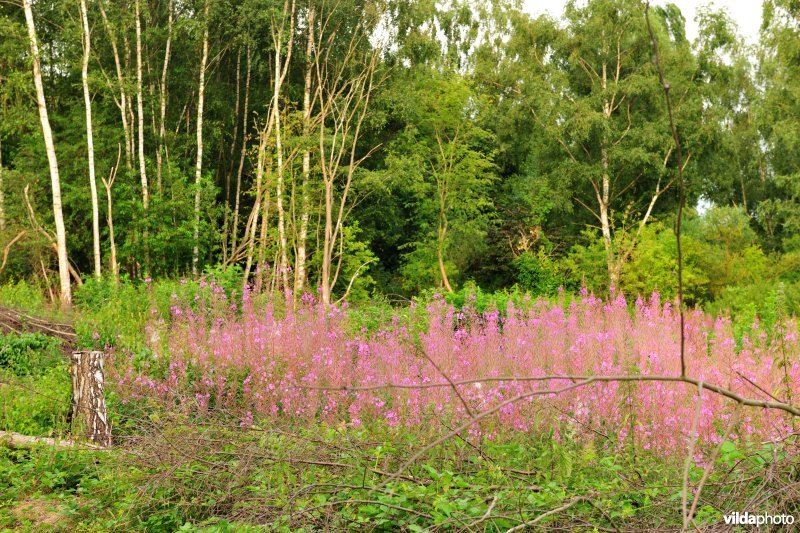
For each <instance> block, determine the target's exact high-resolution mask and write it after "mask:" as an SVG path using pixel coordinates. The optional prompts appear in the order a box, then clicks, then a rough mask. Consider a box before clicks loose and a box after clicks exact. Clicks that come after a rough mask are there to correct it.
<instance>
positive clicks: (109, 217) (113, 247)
mask: <svg viewBox="0 0 800 533" xmlns="http://www.w3.org/2000/svg"><path fill="white" fill-rule="evenodd" d="M121 155H122V149H121V147H119V146H118V147H117V164H116V165H114V166H113V167H111V172H109V174H108V179H105V178H103V186H104V187H105V189H106V202H107V204H106V209H107V211H106V223H107V224H108V241H109V248H110V252H111V276H112V277H113V279H114V285H117V284H119V263H117V241H116V240H115V239H114V206H113V204H112V201H111V187H112V186H113V185H114V180H115V179H116V177H117V170H119V159H120V156H121Z"/></svg>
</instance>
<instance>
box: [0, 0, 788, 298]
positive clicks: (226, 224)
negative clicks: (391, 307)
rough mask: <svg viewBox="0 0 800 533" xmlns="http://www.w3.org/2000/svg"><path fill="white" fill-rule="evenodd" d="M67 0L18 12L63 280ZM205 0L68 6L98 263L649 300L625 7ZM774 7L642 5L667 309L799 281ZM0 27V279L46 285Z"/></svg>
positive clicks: (641, 140)
mask: <svg viewBox="0 0 800 533" xmlns="http://www.w3.org/2000/svg"><path fill="white" fill-rule="evenodd" d="M78 4H79V2H77V1H76V2H68V1H62V0H39V1H36V2H34V4H33V15H34V19H35V22H36V25H37V26H36V28H37V32H38V38H39V41H40V46H39V49H40V52H39V55H40V59H41V63H42V73H43V78H44V88H45V93H46V98H47V106H48V108H49V112H50V116H51V122H52V126H53V130H54V137H55V150H56V152H57V154H58V155H59V161H60V173H61V181H62V182H63V189H64V201H63V203H64V212H65V219H66V234H67V248H68V253H69V258H70V260H71V262H72V264H73V265H74V267H75V268H76V271H77V272H80V273H83V277H84V278H87V277H89V275H90V273H91V272H92V270H93V255H92V236H91V234H90V232H88V231H86V228H89V227H90V226H91V224H92V211H91V210H90V209H88V208H87V206H88V205H90V195H89V189H90V188H89V186H88V185H89V183H88V180H87V171H88V168H89V167H88V158H87V156H88V155H89V154H88V152H87V129H86V121H85V116H84V115H85V113H84V112H85V109H84V105H85V102H84V99H83V98H82V97H81V93H80V91H79V90H78V87H79V86H80V85H81V79H82V77H81V58H82V54H83V53H84V49H85V47H84V46H83V45H82V40H81V39H82V35H83V33H82V31H81V25H80V17H79V5H78ZM207 4H208V5H207V7H208V15H207V16H205V15H204V13H205V11H204V9H205V7H206V3H204V2H201V1H200V0H198V1H193V2H175V1H159V2H152V1H145V0H129V1H125V2H114V3H111V4H109V3H107V2H93V1H90V2H88V4H87V5H88V7H87V10H88V11H87V20H88V27H89V45H90V48H89V53H90V55H89V62H88V65H87V73H88V74H87V76H88V77H87V80H86V81H87V84H88V85H87V86H88V90H89V94H90V95H91V114H92V117H93V139H94V149H93V155H94V161H95V163H94V166H95V172H96V175H97V178H96V184H97V188H98V190H99V193H98V194H99V196H100V201H99V218H100V220H99V221H98V224H99V227H100V235H99V243H98V244H99V246H100V247H101V252H102V253H101V262H102V268H101V270H102V271H103V273H104V275H106V276H109V277H113V276H114V274H115V271H114V266H115V264H117V263H118V266H119V271H120V273H121V274H122V275H123V276H128V277H130V278H133V279H144V278H147V277H165V276H175V275H186V274H188V273H190V272H192V271H194V270H196V271H198V272H200V271H202V270H203V268H227V267H229V266H236V265H238V266H239V267H241V268H242V272H241V275H242V277H243V278H247V279H248V280H249V281H251V282H252V283H255V284H256V285H258V286H259V287H260V286H261V285H262V284H263V285H265V286H268V287H271V288H280V289H282V290H283V289H286V290H294V291H295V292H297V293H298V294H296V297H297V298H298V299H299V298H300V296H301V294H302V292H303V291H304V290H306V289H307V288H312V289H313V288H314V287H317V286H322V287H326V286H327V285H330V289H327V288H325V292H326V295H325V298H324V299H326V301H328V300H330V301H334V300H336V299H338V298H340V297H342V296H344V295H347V296H348V297H349V299H350V300H353V299H355V300H358V299H364V298H367V297H368V296H369V295H377V294H386V295H396V296H402V297H409V296H411V295H414V294H418V293H419V292H420V291H422V290H424V289H426V288H429V287H433V286H438V287H441V288H442V289H444V290H446V291H458V290H459V289H460V288H461V287H463V286H465V285H466V284H469V283H476V284H477V285H479V286H481V287H483V288H484V289H487V290H490V291H494V290H497V289H504V288H506V289H507V288H511V287H513V286H518V287H520V288H521V289H523V290H529V291H533V292H534V294H552V293H553V292H554V291H555V289H557V288H558V287H559V286H561V287H565V288H567V289H568V290H577V288H579V287H581V286H586V287H588V288H589V289H590V290H594V291H598V292H604V291H605V290H606V289H607V288H608V287H609V285H613V286H616V287H617V288H619V289H622V290H623V291H624V292H625V293H626V294H627V295H629V296H631V297H635V295H636V294H637V293H640V294H643V295H647V294H649V293H650V292H652V291H653V290H658V291H660V292H661V293H662V294H664V295H665V296H671V295H672V294H673V291H674V290H675V283H674V260H675V246H674V244H673V243H672V242H671V240H672V238H671V228H672V226H673V222H674V218H673V212H674V207H675V205H676V198H677V193H676V185H675V179H676V164H677V160H676V155H675V150H674V143H673V139H672V138H671V136H670V132H669V127H668V125H667V122H666V113H665V107H664V96H663V91H662V90H661V87H660V85H659V83H658V77H657V73H656V69H655V67H654V65H653V63H652V45H651V42H650V39H649V36H648V34H647V29H646V24H645V21H644V6H643V5H642V4H641V3H640V2H638V1H636V0H597V1H592V2H589V3H588V4H587V5H583V4H582V3H575V2H571V3H569V4H568V7H567V9H566V11H565V13H564V14H563V16H562V17H561V18H560V19H553V18H549V17H547V16H541V17H538V18H533V17H531V16H530V15H528V14H526V13H525V12H523V11H522V10H521V9H520V7H519V6H517V5H515V4H514V3H512V2H504V1H499V0H498V1H495V2H492V3H490V4H485V5H484V4H477V3H469V2H432V1H427V0H425V1H405V0H398V1H372V0H369V1H360V0H358V1H351V2H345V3H342V2H339V3H337V4H336V6H335V8H333V7H332V6H331V5H328V4H325V3H320V4H317V3H315V2H314V1H313V0H311V1H305V0H303V1H297V0H294V1H292V2H278V1H273V0H248V1H246V2H228V1H225V0H208V2H207ZM134 8H135V9H134ZM795 8H796V6H794V4H793V3H791V2H783V1H781V0H769V1H768V2H766V3H765V10H764V17H765V18H764V26H763V30H762V32H761V39H760V42H759V43H758V44H757V45H746V43H745V42H744V41H743V39H742V38H741V36H740V35H739V34H738V33H737V29H736V26H735V24H734V23H733V21H732V20H731V19H730V18H729V16H728V15H727V14H726V13H725V12H724V11H715V10H713V9H711V8H704V9H702V10H701V11H700V12H699V14H698V19H697V22H698V25H699V30H698V36H697V38H696V39H695V40H694V41H693V42H690V41H689V40H687V38H686V33H685V19H684V14H682V13H681V12H680V11H679V10H678V9H677V8H676V7H675V6H674V5H671V4H667V5H666V6H663V7H653V8H652V9H651V18H652V22H653V24H654V28H655V32H656V37H657V40H658V46H659V48H660V53H661V57H662V63H663V67H664V69H665V73H666V77H667V79H668V80H669V83H670V86H671V90H672V94H673V95H674V100H675V106H674V107H675V109H674V113H675V117H676V121H677V127H678V132H679V135H680V137H681V140H682V143H683V149H684V152H685V154H684V156H685V159H686V161H685V164H686V176H687V187H688V201H689V205H690V207H691V206H694V207H695V208H696V209H694V210H691V209H690V213H689V215H688V216H689V218H690V221H689V225H690V226H691V227H690V228H689V229H688V230H687V233H688V234H689V235H687V243H686V262H687V265H686V269H687V276H686V284H687V295H688V297H689V302H690V303H696V304H704V305H708V306H709V307H710V308H712V309H718V308H723V307H731V306H733V307H735V308H741V307H743V306H745V305H746V304H747V302H746V301H745V300H746V297H745V296H744V295H746V294H753V293H757V292H763V291H764V290H767V291H775V290H777V289H778V287H783V289H781V290H783V291H784V293H785V294H787V295H794V294H795V293H796V292H797V283H798V280H797V275H796V273H797V271H798V269H797V266H798V259H797V254H798V245H797V242H796V241H797V238H796V236H795V234H796V231H795V230H796V228H795V226H796V225H797V224H796V219H797V218H798V215H797V212H798V210H797V201H796V200H797V198H796V197H797V194H796V193H797V189H798V186H797V182H798V178H797V174H798V168H800V167H798V161H797V160H796V158H795V156H794V154H796V153H797V152H798V150H797V149H796V146H795V144H796V139H797V138H798V135H797V134H796V131H795V130H796V129H797V122H796V120H795V117H796V113H794V112H793V111H792V110H793V109H794V108H793V107H792V106H796V102H795V100H796V93H797V86H798V83H800V82H798V79H797V78H798V77H797V73H796V70H797V67H796V62H797V61H796V57H795V56H796V46H795V44H794V43H795V42H796V40H797V33H798V31H800V30H798V28H797V23H796V21H797V17H796V10H795ZM137 21H138V23H139V27H140V33H139V34H137V31H136V27H137ZM0 28H1V29H2V34H3V35H4V39H3V42H2V45H0V152H2V159H0V169H2V170H0V176H1V178H0V179H2V181H0V189H1V190H2V193H3V194H2V202H1V203H0V206H2V208H1V209H0V242H4V243H5V245H7V248H6V249H5V250H4V251H5V252H8V254H7V258H6V260H4V261H3V266H2V267H0V275H2V277H3V279H5V280H15V279H20V278H31V277H38V278H45V277H46V278H47V279H48V280H49V281H46V282H45V283H46V284H47V285H50V284H52V283H55V281H56V280H57V279H58V277H57V276H56V275H55V273H54V269H55V266H56V258H55V254H53V253H52V242H51V241H50V239H51V238H52V237H48V236H47V233H48V232H49V231H50V230H49V228H50V227H51V223H52V222H51V221H52V217H53V211H52V209H51V207H50V203H49V200H50V199H49V192H48V189H49V187H48V184H47V182H46V181H45V178H44V176H46V172H45V169H46V160H45V157H44V149H43V145H42V133H41V129H40V128H39V124H38V121H37V117H36V107H35V105H34V102H33V101H32V100H31V99H30V98H29V97H28V95H29V94H30V92H31V87H32V84H31V76H30V61H31V53H30V48H29V46H28V42H27V32H26V28H25V23H24V18H23V14H22V10H21V9H19V7H18V6H16V5H14V4H13V3H5V4H3V5H1V6H0ZM205 31H207V32H208V34H207V43H208V46H209V47H210V49H209V51H208V57H209V58H210V59H209V60H208V63H207V65H206V68H205V70H204V72H203V73H204V78H203V84H202V86H200V85H198V84H199V74H200V71H199V70H198V65H200V64H201V63H202V62H201V59H202V57H201V53H202V50H203V43H204V42H206V41H205V35H206V34H205V33H204V32H205ZM139 55H141V58H139ZM276 62H277V63H276ZM365 64H366V65H367V66H366V67H365V66H364V65H365ZM276 67H279V69H278V70H281V69H283V71H282V75H281V77H279V78H276V77H275V76H276V75H275V73H276ZM276 82H277V83H276ZM199 88H202V89H203V91H201V92H202V93H203V104H204V105H203V106H201V107H202V109H201V107H198V103H199V102H198V97H199V94H200V92H199V91H198V89H199ZM139 99H141V106H139ZM200 118H202V119H203V121H202V124H198V120H199V119H200ZM198 134H199V136H198ZM139 139H141V141H139ZM198 141H200V144H198ZM793 143H795V144H793ZM199 147H202V152H201V151H200V150H198V148H199ZM198 155H200V159H197V156H198ZM111 175H114V177H115V179H114V180H113V182H112V180H111V179H110V176H111ZM103 180H106V181H107V182H108V185H109V186H110V187H109V189H110V190H109V197H108V199H107V198H106V194H105V192H106V190H105V187H104V185H103V183H102V182H103ZM145 184H147V190H146V191H145V188H144V186H145ZM25 188H28V197H29V198H30V202H31V208H32V211H29V210H28V209H27V207H26V201H25V195H24V194H23V190H24V189H25ZM145 196H146V198H145ZM106 200H108V201H106ZM112 215H113V224H114V233H115V235H114V239H115V243H114V245H115V246H116V248H117V250H116V251H115V255H116V263H114V258H112V257H111V255H110V252H111V250H110V248H111V246H112V243H111V240H110V234H109V231H110V229H111V223H110V222H111V216H112ZM32 217H35V220H34V218H32ZM195 217H197V218H196V219H195ZM37 228H41V231H40V230H39V229H37ZM20 233H22V236H20V237H19V239H15V238H16V237H18V236H19V235H20ZM195 247H196V248H197V253H196V254H195V253H194V248H195ZM195 258H196V262H195ZM112 263H113V264H112ZM251 263H252V268H251ZM767 265H778V268H767ZM195 267H197V268H195ZM327 293H330V297H328V296H327ZM714 302H717V303H716V304H715V303H714ZM756 305H758V304H756ZM787 305H788V307H789V310H790V311H796V310H797V307H796V306H797V303H796V301H795V298H793V297H790V298H788V299H787Z"/></svg>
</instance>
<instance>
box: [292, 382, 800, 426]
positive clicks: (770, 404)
mask: <svg viewBox="0 0 800 533" xmlns="http://www.w3.org/2000/svg"><path fill="white" fill-rule="evenodd" d="M557 380H561V381H571V382H572V383H573V384H574V385H576V386H579V387H580V386H583V385H588V384H590V383H602V382H612V381H613V382H625V381H661V382H668V383H686V384H689V385H694V386H695V387H697V386H699V385H700V382H701V380H699V379H694V378H690V377H686V376H650V375H647V376H643V375H622V376H579V375H569V374H564V375H550V376H521V377H513V376H507V377H487V378H475V379H465V380H461V381H453V382H452V383H419V384H406V383H382V384H377V385H364V386H356V387H353V386H348V385H342V386H340V387H316V386H301V385H296V386H295V388H298V389H309V390H328V391H343V392H357V391H367V390H380V389H433V388H440V387H453V386H454V385H455V386H458V385H470V384H475V383H491V382H528V381H530V382H537V381H557ZM569 388H570V389H572V388H575V387H569ZM703 389H704V390H707V391H710V392H713V393H715V394H719V395H720V396H725V397H726V398H730V399H731V400H734V401H736V402H739V403H741V404H742V405H747V406H749V407H763V408H765V409H778V410H780V411H786V412H787V413H789V414H792V415H794V416H800V407H796V406H794V405H791V404H788V403H785V402H774V401H766V400H756V399H753V398H745V397H744V396H740V395H739V394H736V393H735V392H733V391H730V390H728V389H723V388H722V387H719V386H717V385H713V384H710V383H707V382H705V381H703ZM540 392H544V391H535V392H533V393H525V394H523V395H522V397H527V396H531V395H536V394H539V393H540ZM558 392H563V390H561V391H550V392H549V393H550V394H557V393H558ZM517 399H521V398H517ZM509 401H510V400H509ZM504 404H505V402H504Z"/></svg>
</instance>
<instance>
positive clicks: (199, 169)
mask: <svg viewBox="0 0 800 533" xmlns="http://www.w3.org/2000/svg"><path fill="white" fill-rule="evenodd" d="M203 16H204V22H203V24H204V27H203V56H202V59H201V60H200V79H199V81H198V83H197V91H198V93H197V162H196V165H195V173H194V187H195V191H194V249H193V250H192V275H193V276H197V265H198V263H199V261H200V197H201V196H200V193H201V189H200V178H201V177H202V175H203V103H204V96H205V89H206V62H207V61H208V0H205V2H204V3H203Z"/></svg>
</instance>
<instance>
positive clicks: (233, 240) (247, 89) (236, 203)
mask: <svg viewBox="0 0 800 533" xmlns="http://www.w3.org/2000/svg"><path fill="white" fill-rule="evenodd" d="M245 54H246V64H247V68H246V69H247V74H246V75H245V83H244V112H243V115H242V117H243V118H242V152H241V155H240V156H239V169H238V170H237V171H236V198H235V199H234V208H233V227H232V228H231V233H232V238H231V251H232V252H233V253H235V252H236V237H237V236H238V234H239V199H240V198H241V196H242V170H243V169H244V159H245V156H246V155H247V137H248V135H247V121H248V116H249V115H248V111H249V109H248V103H249V98H250V58H251V52H250V45H249V44H248V45H247V51H246V52H245ZM245 233H247V232H245Z"/></svg>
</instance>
